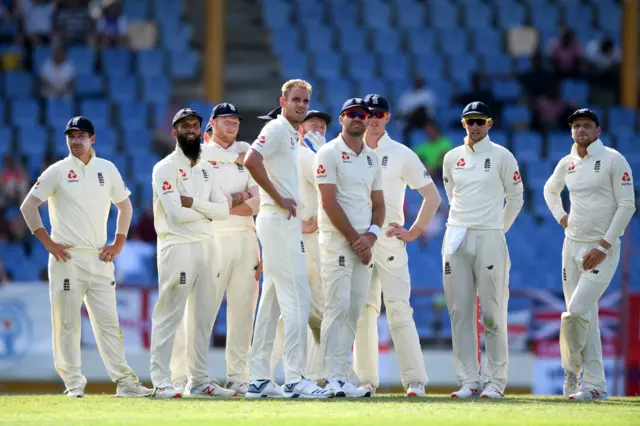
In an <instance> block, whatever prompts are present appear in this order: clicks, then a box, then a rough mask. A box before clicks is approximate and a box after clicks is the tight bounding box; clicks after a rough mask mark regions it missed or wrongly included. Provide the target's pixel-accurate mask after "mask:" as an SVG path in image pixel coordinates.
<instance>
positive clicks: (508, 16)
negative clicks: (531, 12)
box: [497, 0, 527, 29]
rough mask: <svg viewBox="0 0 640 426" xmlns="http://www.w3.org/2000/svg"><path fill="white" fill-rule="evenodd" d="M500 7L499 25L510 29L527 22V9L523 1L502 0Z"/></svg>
mask: <svg viewBox="0 0 640 426" xmlns="http://www.w3.org/2000/svg"><path fill="white" fill-rule="evenodd" d="M497 9H498V16H497V20H498V27H499V28H504V29H509V28H511V27H517V26H520V25H523V24H525V23H526V19H527V11H526V10H525V8H524V6H523V5H522V4H521V3H517V2H515V1H506V0H505V1H502V2H501V3H500V5H499V7H498V8H497Z"/></svg>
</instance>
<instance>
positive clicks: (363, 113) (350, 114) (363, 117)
mask: <svg viewBox="0 0 640 426" xmlns="http://www.w3.org/2000/svg"><path fill="white" fill-rule="evenodd" d="M343 115H346V116H347V117H349V118H351V119H353V118H356V117H357V118H359V119H360V120H366V119H367V118H369V117H370V116H371V114H369V113H368V112H366V111H352V110H347V111H345V112H344V113H343Z"/></svg>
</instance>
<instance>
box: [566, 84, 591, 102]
mask: <svg viewBox="0 0 640 426" xmlns="http://www.w3.org/2000/svg"><path fill="white" fill-rule="evenodd" d="M560 96H561V97H562V100H563V101H565V102H567V103H570V104H575V105H584V104H586V103H587V102H588V101H589V83H588V82H587V81H586V80H564V81H563V82H562V83H561V84H560Z"/></svg>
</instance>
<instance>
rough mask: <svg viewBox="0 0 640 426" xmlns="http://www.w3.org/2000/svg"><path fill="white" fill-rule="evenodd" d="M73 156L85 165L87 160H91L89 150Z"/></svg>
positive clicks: (87, 162)
mask: <svg viewBox="0 0 640 426" xmlns="http://www.w3.org/2000/svg"><path fill="white" fill-rule="evenodd" d="M71 155H73V154H71ZM73 156H74V157H76V158H77V159H78V160H80V161H82V162H83V163H84V165H85V166H86V165H87V164H89V161H91V151H89V152H87V153H86V154H83V155H81V156H80V157H77V156H75V155H73Z"/></svg>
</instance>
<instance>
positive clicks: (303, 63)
mask: <svg viewBox="0 0 640 426" xmlns="http://www.w3.org/2000/svg"><path fill="white" fill-rule="evenodd" d="M280 70H281V71H282V72H287V73H289V74H290V75H296V74H298V75H304V74H306V73H307V72H308V70H309V64H308V59H307V56H306V55H305V54H304V53H302V52H299V53H297V54H293V55H286V56H281V57H280ZM297 78H299V77H297Z"/></svg>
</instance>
